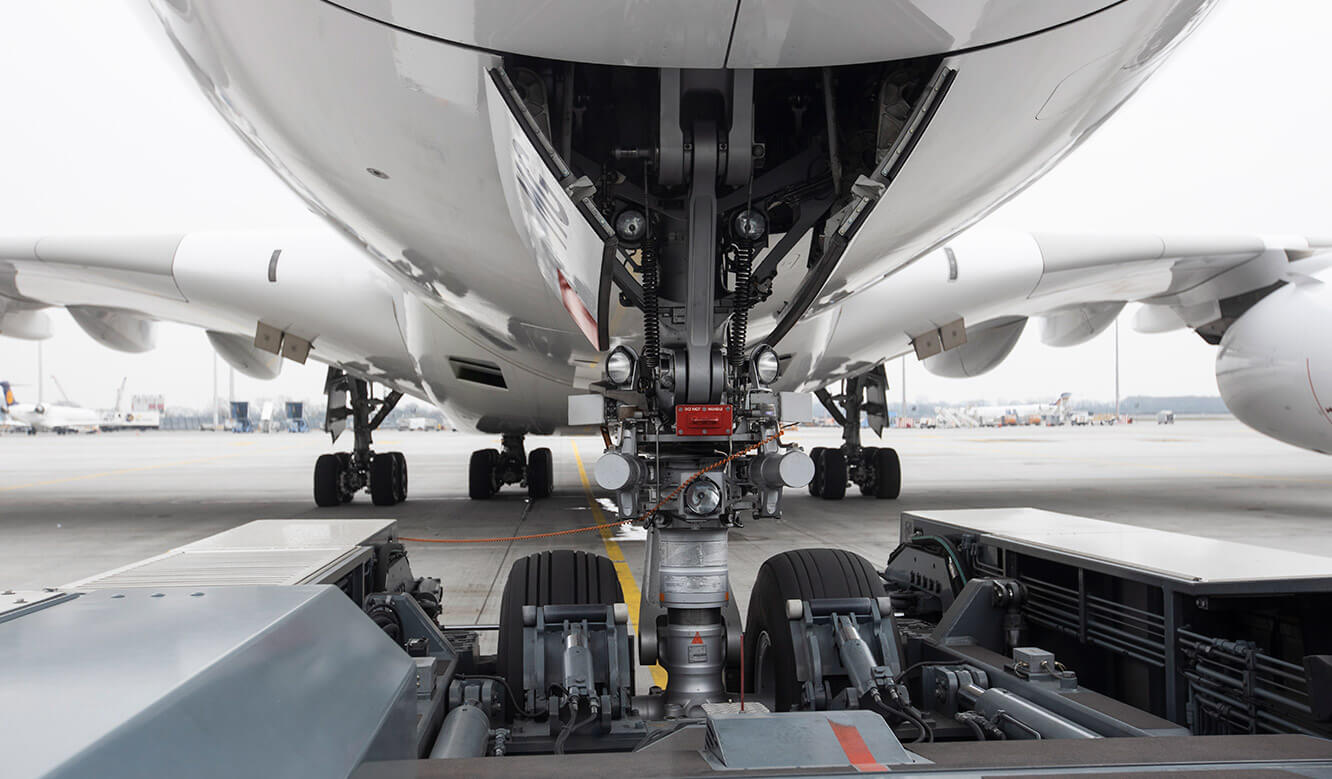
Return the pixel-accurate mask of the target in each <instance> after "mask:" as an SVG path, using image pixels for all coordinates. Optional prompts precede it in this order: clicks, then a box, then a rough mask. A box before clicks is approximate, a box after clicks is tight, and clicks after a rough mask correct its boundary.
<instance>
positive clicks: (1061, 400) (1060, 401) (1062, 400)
mask: <svg viewBox="0 0 1332 779" xmlns="http://www.w3.org/2000/svg"><path fill="white" fill-rule="evenodd" d="M1071 397H1073V393H1072V392H1061V393H1059V397H1058V398H1057V399H1056V400H1055V402H1053V403H1051V404H1050V405H1052V406H1054V407H1055V408H1063V407H1065V406H1067V405H1068V399H1069V398H1071Z"/></svg>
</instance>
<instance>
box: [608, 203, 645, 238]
mask: <svg viewBox="0 0 1332 779" xmlns="http://www.w3.org/2000/svg"><path fill="white" fill-rule="evenodd" d="M646 234H647V216H646V215H644V213H643V212H642V211H639V210H637V209H634V208H626V209H625V210H623V211H621V212H620V213H619V214H617V215H616V217H615V235H616V237H617V238H619V239H620V242H621V243H627V244H637V243H638V242H639V241H641V240H643V236H644V235H646Z"/></svg>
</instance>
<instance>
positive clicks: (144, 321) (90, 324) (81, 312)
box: [67, 306, 157, 354]
mask: <svg viewBox="0 0 1332 779" xmlns="http://www.w3.org/2000/svg"><path fill="white" fill-rule="evenodd" d="M67 310H68V311H69V315H70V316H71V317H73V318H74V321H75V322H78V323H79V327H81V328H83V332H85V333H87V334H88V335H89V337H91V338H92V339H93V340H94V341H96V342H97V343H99V344H101V345H102V346H106V347H109V348H111V349H115V350H116V351H118V352H131V353H134V354H137V353H140V352H146V351H149V350H151V349H152V348H153V347H154V346H155V345H156V344H157V332H156V330H155V326H156V324H157V323H156V322H154V321H153V320H151V319H148V318H147V317H145V316H144V315H142V314H137V313H135V312H133V311H125V310H123V309H119V308H102V307H100V306H69V307H68V309H67Z"/></svg>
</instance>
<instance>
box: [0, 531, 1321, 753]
mask: <svg viewBox="0 0 1332 779" xmlns="http://www.w3.org/2000/svg"><path fill="white" fill-rule="evenodd" d="M902 541H903V543H902V545H901V546H900V547H899V548H898V550H897V551H895V552H894V554H893V555H892V557H891V558H890V560H889V561H888V563H887V566H886V568H885V569H884V570H882V571H880V572H878V573H877V574H876V577H877V578H879V579H881V580H882V581H886V582H887V583H888V586H887V588H886V589H884V588H882V587H879V588H878V589H877V590H875V587H877V584H876V583H875V582H873V581H865V582H863V584H864V586H865V587H866V588H867V589H868V590H870V591H873V592H874V593H877V594H873V596H872V597H868V596H867V597H858V596H853V595H847V594H846V593H844V592H843V593H840V594H838V593H830V592H828V591H826V590H825V591H823V592H819V591H817V589H818V588H817V587H816V588H814V589H813V590H810V589H805V590H802V591H800V592H797V593H796V594H797V595H798V597H792V598H789V599H787V600H786V601H785V602H783V603H781V604H779V605H780V608H777V609H772V610H769V611H768V612H767V614H766V615H765V616H762V617H761V618H760V617H756V615H755V611H754V610H753V609H752V608H751V610H750V618H749V623H748V625H747V626H746V627H747V630H749V631H751V632H752V631H755V630H758V631H760V632H761V633H763V635H764V636H765V637H766V642H764V641H760V642H758V643H757V644H756V646H757V647H758V649H757V654H758V657H749V658H748V662H747V663H746V664H745V666H744V668H745V673H746V674H747V678H746V680H745V681H744V682H743V683H741V682H739V680H736V682H735V688H734V689H733V690H732V691H731V693H730V697H731V700H730V701H729V702H709V703H706V704H704V705H703V707H702V709H703V710H702V712H701V714H700V715H699V716H679V715H678V714H677V715H676V716H670V715H669V714H668V713H667V712H668V711H669V710H668V709H667V708H666V706H665V705H664V701H663V699H662V696H660V695H659V694H658V691H651V692H648V693H647V694H642V693H639V692H638V688H637V686H636V684H635V682H634V669H635V666H636V665H637V658H636V648H637V645H638V642H637V641H636V639H635V636H634V635H633V634H634V630H635V626H633V625H631V624H629V621H628V619H627V613H626V611H627V610H626V609H625V608H624V606H623V604H622V603H619V602H614V603H596V602H590V601H593V600H596V598H592V597H583V598H581V599H582V600H583V601H584V602H582V603H573V602H569V600H570V598H564V599H560V598H557V597H554V596H553V595H551V596H549V597H545V598H544V600H545V601H546V602H540V601H542V600H543V598H542V597H533V596H531V595H530V593H529V596H528V597H525V598H522V600H523V601H529V602H524V603H518V605H517V607H516V609H515V610H513V611H511V612H506V613H508V614H509V616H512V617H513V620H512V621H511V622H508V623H505V620H503V619H502V620H501V622H502V624H501V626H500V629H501V636H500V652H499V653H498V654H497V655H482V654H480V653H478V652H477V650H476V641H475V633H473V632H471V629H470V628H469V627H463V628H451V627H448V626H444V625H441V624H440V623H439V621H438V616H439V613H440V609H439V604H440V598H441V597H447V593H448V590H449V586H450V584H449V583H448V582H445V583H443V585H442V586H441V583H440V582H439V581H438V580H435V579H430V578H419V577H416V576H415V575H414V574H413V573H412V571H411V570H410V567H409V565H408V560H407V557H406V552H405V550H404V548H403V546H402V545H401V544H400V543H399V541H398V539H397V530H396V523H395V522H394V521H392V520H379V519H366V520H356V519H350V520H261V521H257V522H251V523H249V524H246V525H242V526H240V527H237V528H235V529H232V530H229V531H227V532H225V533H221V534H218V535H216V536H213V537H210V538H207V539H203V540H201V541H198V542H195V543H192V544H187V545H185V546H183V547H180V548H177V549H174V550H170V551H168V552H166V553H164V554H162V555H158V556H155V557H152V558H149V559H147V560H144V561H141V562H139V563H135V564H131V565H128V566H124V567H121V568H117V569H115V570H113V571H109V572H107V573H105V574H101V575H98V576H93V577H89V578H87V579H84V580H81V581H78V582H74V583H71V584H70V585H67V586H66V587H62V588H53V589H51V590H46V591H41V592H13V591H7V592H4V593H3V594H2V595H0V656H3V658H4V660H5V662H4V663H0V691H3V697H4V703H5V711H6V712H7V713H11V714H12V713H14V712H18V713H21V716H9V717H7V718H6V720H7V721H6V724H5V726H4V727H2V728H0V750H2V751H3V753H4V754H5V756H6V757H5V764H4V765H5V770H4V772H3V773H4V775H6V776H14V777H29V776H57V777H81V776H97V777H119V776H145V775H148V776H163V775H190V776H202V777H208V776H236V775H251V776H312V777H315V776H317V777H328V776H361V777H391V776H415V777H431V776H457V775H468V776H506V777H507V776H523V775H533V776H550V775H575V774H576V775H584V776H586V775H598V776H599V775H608V774H612V773H614V774H624V775H635V776H640V777H655V776H676V775H694V776H706V775H717V776H741V777H744V776H774V775H790V774H791V773H792V772H796V773H799V774H800V775H848V774H852V773H866V772H891V773H893V774H901V775H906V776H928V775H935V774H941V775H943V774H955V773H958V772H961V773H966V774H980V773H983V774H985V775H999V774H1005V773H1013V772H1016V773H1020V774H1022V775H1068V774H1076V773H1089V774H1090V773H1099V774H1105V773H1106V772H1109V773H1110V774H1111V775H1115V774H1116V773H1118V774H1126V773H1136V772H1140V771H1143V770H1174V771H1189V770H1210V771H1219V772H1221V775H1227V772H1228V775H1233V776H1241V775H1243V776H1251V775H1255V774H1263V772H1264V771H1272V772H1274V773H1272V774H1271V775H1274V776H1275V775H1295V776H1322V775H1328V773H1329V772H1332V742H1330V741H1328V740H1326V736H1327V734H1328V719H1329V718H1330V717H1332V711H1329V703H1330V702H1332V695H1329V692H1328V688H1327V684H1328V677H1329V674H1328V672H1327V668H1328V664H1327V656H1326V655H1324V654H1322V653H1323V652H1325V651H1328V647H1327V645H1326V644H1325V643H1323V641H1324V639H1323V636H1322V633H1321V631H1322V630H1323V626H1322V625H1321V623H1320V620H1319V619H1318V618H1317V617H1316V616H1314V615H1315V614H1325V613H1326V611H1325V609H1324V606H1325V604H1326V600H1327V598H1328V597H1329V593H1332V565H1328V562H1327V561H1326V560H1324V559H1323V558H1317V557H1312V556H1309V555H1301V554H1298V553H1289V552H1280V551H1275V550H1265V551H1264V550H1255V549H1254V548H1253V547H1252V546H1249V545H1243V544H1236V543H1231V542H1224V541H1212V540H1208V539H1200V538H1194V537H1191V536H1184V535H1181V534H1175V533H1162V532H1161V531H1151V530H1144V529H1140V528H1135V527H1131V526H1125V525H1119V524H1116V523H1108V522H1099V521H1096V520H1088V519H1083V518H1079V517H1070V516H1066V515H1058V514H1051V513H1049V512H1039V511H1034V510H1030V509H996V510H990V511H951V512H913V513H908V514H906V515H904V516H903V521H902ZM580 555H581V556H580ZM795 559H803V560H810V561H824V562H827V561H830V560H836V561H840V563H841V564H846V565H858V564H859V563H857V562H856V561H857V560H862V559H863V558H858V557H856V556H855V555H851V554H849V553H847V552H844V551H840V550H837V551H834V550H796V551H794V552H788V553H784V555H779V556H778V557H777V558H774V560H776V561H777V562H774V561H772V560H770V561H769V564H767V565H765V570H767V571H768V574H771V573H772V572H773V571H779V570H780V565H779V563H780V562H782V561H790V560H795ZM600 564H601V559H600V558H597V557H596V556H593V555H582V554H581V553H573V552H568V553H550V552H547V553H543V554H539V555H533V556H531V557H529V558H524V559H523V560H521V561H519V564H518V565H516V566H515V574H514V575H513V576H511V579H510V583H511V584H512V583H513V582H515V581H520V582H526V583H531V582H536V581H540V580H548V579H549V578H550V577H549V576H547V574H557V573H559V572H560V571H561V570H562V569H568V570H571V571H582V572H583V573H587V572H595V571H596V570H598V567H599V566H600ZM570 566H573V567H572V568H570ZM769 566H771V568H769ZM562 567H563V568H562ZM868 570H871V571H873V570H876V569H868ZM768 574H765V573H763V572H761V573H760V580H759V582H757V583H756V586H755V589H754V592H755V595H754V598H755V599H762V598H765V597H768V596H765V595H763V592H764V590H765V589H770V587H771V585H770V583H768V584H765V581H764V577H765V576H766V575H768ZM820 574H821V576H822V577H823V579H825V580H828V579H832V578H834V577H833V576H832V573H831V569H830V568H827V567H826V566H825V567H824V568H823V569H821V570H820ZM579 575H580V576H582V574H579ZM515 577H516V578H515ZM582 578H583V581H584V583H586V582H588V581H591V580H592V579H595V578H596V577H595V576H593V577H591V578H590V579H589V578H588V577H586V576H583V577H582ZM780 578H781V577H780V575H779V576H778V579H780ZM783 586H785V585H783ZM516 591H517V589H514V590H508V591H506V600H510V601H512V600H514V598H511V597H508V596H509V595H511V594H512V593H513V592H516ZM792 592H795V591H787V594H791V593H792ZM611 594H614V593H611ZM573 599H575V600H577V599H578V598H573ZM532 601H536V602H532ZM506 624H507V627H506ZM643 628H644V626H642V625H640V626H638V629H639V630H642V629H643ZM787 639H789V640H787ZM783 652H790V655H789V656H785V655H783V654H782V653H783ZM685 654H686V656H689V655H690V653H689V652H688V650H685ZM506 655H507V656H506ZM787 661H790V662H789V663H788V662H787ZM728 678H729V677H728ZM1204 734H1208V735H1204Z"/></svg>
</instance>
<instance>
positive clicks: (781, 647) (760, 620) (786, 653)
mask: <svg viewBox="0 0 1332 779" xmlns="http://www.w3.org/2000/svg"><path fill="white" fill-rule="evenodd" d="M883 595H884V589H883V582H882V581H881V580H880V579H879V574H878V573H877V572H876V571H875V570H874V566H873V565H871V564H870V562H869V560H866V559H865V558H864V557H861V556H860V555H858V554H855V553H854V552H848V551H846V550H844V549H793V550H791V551H789V552H782V553H781V554H778V555H774V556H772V557H769V558H768V559H767V560H766V561H765V562H764V563H763V566H762V567H760V568H759V572H758V578H757V579H755V580H754V590H753V592H752V593H751V594H750V597H749V614H748V616H747V617H746V618H745V684H746V686H747V687H748V688H749V691H750V692H752V693H754V694H756V695H761V696H763V697H767V696H768V695H771V696H773V698H774V704H775V707H776V708H775V711H790V710H791V707H792V706H797V705H799V704H800V695H801V691H800V682H798V681H797V680H796V653H795V645H794V643H793V642H792V639H791V629H790V627H789V621H788V620H787V618H786V602H787V601H788V600H805V601H807V600H815V599H818V598H878V597H882V596H883Z"/></svg>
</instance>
